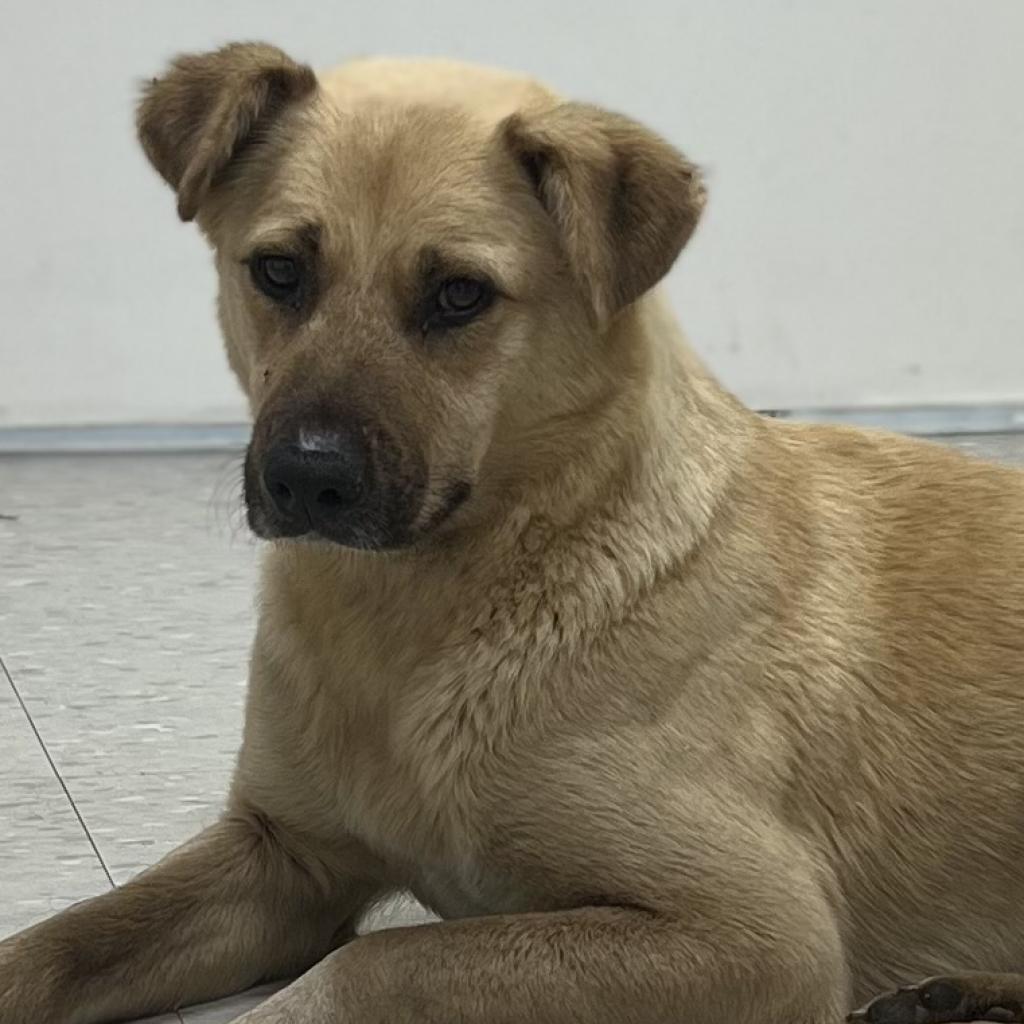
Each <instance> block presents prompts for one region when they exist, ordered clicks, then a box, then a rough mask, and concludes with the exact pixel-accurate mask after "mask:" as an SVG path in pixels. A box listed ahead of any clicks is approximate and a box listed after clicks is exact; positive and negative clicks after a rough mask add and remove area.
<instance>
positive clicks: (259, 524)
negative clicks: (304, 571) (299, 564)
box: [246, 505, 415, 552]
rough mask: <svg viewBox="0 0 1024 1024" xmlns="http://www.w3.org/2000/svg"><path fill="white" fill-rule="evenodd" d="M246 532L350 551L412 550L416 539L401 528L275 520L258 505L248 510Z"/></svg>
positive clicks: (265, 537)
mask: <svg viewBox="0 0 1024 1024" xmlns="http://www.w3.org/2000/svg"><path fill="white" fill-rule="evenodd" d="M246 511H247V518H248V521H249V529H250V530H251V531H252V532H253V534H255V536H257V537H259V538H260V540H268V541H273V542H275V543H278V544H289V543H290V544H301V545H309V546H316V547H329V548H346V549H348V550H350V551H367V552H386V551H399V550H402V549H404V548H409V547H412V546H413V545H414V544H415V538H414V537H413V536H412V535H411V534H410V533H409V532H408V531H407V530H404V529H397V528H394V527H388V528H384V527H383V526H382V525H381V524H380V523H361V522H358V521H352V522H346V523H338V524H329V525H328V524H317V525H314V524H312V523H310V524H307V525H306V526H299V525H297V524H294V523H287V522H284V521H281V520H279V519H277V518H276V517H275V516H273V515H272V514H270V513H268V512H267V510H266V509H264V508H262V507H260V506H254V505H249V506H248V507H247V510H246Z"/></svg>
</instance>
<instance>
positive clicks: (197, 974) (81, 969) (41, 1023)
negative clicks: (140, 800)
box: [0, 810, 374, 1024]
mask: <svg viewBox="0 0 1024 1024" xmlns="http://www.w3.org/2000/svg"><path fill="white" fill-rule="evenodd" d="M350 852H351V857H349V861H350V863H349V864H348V865H347V867H348V869H349V871H348V873H346V866H345V865H343V864H342V863H341V862H342V860H344V859H345V857H346V853H345V851H340V852H339V854H338V859H337V861H336V862H333V863H332V864H331V865H330V866H328V865H326V864H324V863H323V862H321V861H318V860H317V858H316V857H315V856H313V855H312V854H311V853H310V852H309V851H308V850H305V849H304V848H303V847H302V846H301V845H300V844H299V843H298V842H296V841H295V840H294V839H293V838H291V837H286V836H283V835H282V834H281V833H280V832H279V831H278V830H277V829H275V828H274V827H273V826H272V825H271V824H270V823H269V822H268V821H267V820H266V819H264V818H262V817H261V816H259V815H257V814H253V813H248V812H245V811H242V810H238V811H236V812H234V813H233V814H231V815H229V816H228V817H226V818H224V819H223V820H222V821H221V822H219V823H218V824H216V825H214V826H213V827H211V828H209V829H207V830H206V831H205V832H203V833H201V834H200V835H199V836H197V837H196V838H195V839H194V840H192V841H191V842H190V843H187V844H186V845H185V846H183V847H181V848H180V849H179V850H177V851H175V852H174V853H172V854H170V855H169V856H168V857H167V858H165V859H164V860H163V861H161V862H160V863H159V864H157V865H156V866H155V867H153V868H151V869H150V870H148V871H146V872H144V873H143V874H141V875H139V876H138V877H137V878H135V879H133V880H132V881H131V882H129V883H128V884H127V885H124V886H122V887H120V888H118V889H115V890H113V891H112V892H109V893H106V894H104V895H102V896H99V897H97V898H95V899H91V900H87V901H85V902H84V903H80V904H77V905H76V906H74V907H71V908H69V909H68V910H66V911H64V912H63V913H61V914H58V915H57V916H56V917H53V918H50V919H49V920H47V921H43V922H42V923H41V924H39V925H36V926H35V927H33V928H30V929H28V930H27V931H24V932H22V933H20V934H18V935H15V936H13V937H12V938H10V939H7V940H6V941H4V942H2V943H0V1024H93V1022H100V1021H108V1020H122V1019H124V1018H126V1017H134V1016H143V1015H145V1014H151V1013H158V1012H161V1011H164V1010H168V1009H171V1008H175V1007H178V1006H182V1005H185V1004H188V1003H193V1002H198V1001H201V1000H204V999H210V998H213V997H216V996H223V995H227V994H229V993H231V992H234V991H237V990H240V989H243V988H246V987H248V986H249V985H252V984H254V983H255V982H257V981H260V980H263V979H269V978H273V977H289V976H294V975H295V974H298V973H299V972H300V971H303V970H305V969H306V968H308V967H309V966H310V965H311V964H313V963H315V962H316V961H317V960H318V959H319V958H320V957H322V956H324V955H325V954H327V953H328V952H329V951H330V950H331V949H333V948H334V947H335V946H336V945H337V944H338V943H339V942H340V941H342V940H343V939H344V938H345V937H346V935H345V932H344V929H345V926H346V922H348V921H350V920H351V919H352V918H353V916H354V915H355V914H356V913H357V912H358V911H359V910H360V909H361V908H362V907H363V906H364V905H365V903H366V902H367V900H368V899H369V898H371V897H372V896H373V895H374V885H373V883H372V882H370V881H368V880H363V875H361V874H360V873H359V870H358V868H359V867H361V857H362V854H361V851H359V850H358V848H357V847H355V846H353V848H352V851H350ZM339 879H341V880H340V881H339Z"/></svg>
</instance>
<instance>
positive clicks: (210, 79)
mask: <svg viewBox="0 0 1024 1024" xmlns="http://www.w3.org/2000/svg"><path fill="white" fill-rule="evenodd" d="M316 85H317V83H316V75H315V74H314V73H313V71H312V69H311V68H309V67H307V66H306V65H304V64H296V63H295V61H293V60H292V59H291V58H290V57H288V56H287V55H286V54H285V53H283V52H282V51H281V50H279V49H277V47H274V46H267V45H265V44H262V43H233V44H232V45H230V46H225V47H223V48H222V49H220V50H215V51H213V52H211V53H202V54H189V55H186V56H182V57H178V58H177V59H176V60H175V61H173V62H172V64H171V66H170V68H169V69H168V71H167V73H166V74H165V75H164V76H162V77H161V78H155V79H153V81H152V82H150V83H149V84H148V85H147V86H146V87H145V88H144V90H143V93H142V98H141V100H140V102H139V107H138V112H137V115H136V125H137V127H138V132H139V141H140V142H141V143H142V148H143V149H144V150H145V151H146V156H148V157H149V160H150V163H152V165H153V166H154V167H155V168H156V169H157V170H158V171H159V172H160V174H161V176H162V177H163V179H164V180H165V181H166V182H167V184H168V185H170V186H171V188H173V189H174V190H175V191H176V192H177V194H178V215H179V216H180V217H181V219H182V220H186V221H188V220H192V219H193V218H194V217H195V216H196V214H197V212H198V211H199V208H200V206H201V205H202V203H203V201H204V199H205V198H206V196H207V194H208V193H209V191H210V188H211V187H212V186H213V184H214V182H215V180H216V178H217V175H218V174H220V173H221V172H222V171H223V170H224V168H225V167H227V166H228V164H229V163H230V162H231V161H232V160H233V159H234V157H235V156H237V155H238V153H239V152H240V151H241V149H242V148H243V147H244V146H245V145H246V143H247V142H249V141H250V140H251V139H252V138H253V136H254V133H256V132H257V131H258V130H259V129H261V128H264V127H266V125H267V124H269V123H270V122H271V121H272V120H273V119H274V118H275V117H277V116H278V115H279V114H280V113H281V111H282V110H283V109H284V108H285V107H286V106H288V105H289V104H291V103H293V102H296V101H298V100H301V99H304V98H305V97H308V96H310V95H311V94H312V93H313V92H314V91H315V90H316Z"/></svg>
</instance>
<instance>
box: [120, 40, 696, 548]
mask: <svg viewBox="0 0 1024 1024" xmlns="http://www.w3.org/2000/svg"><path fill="white" fill-rule="evenodd" d="M441 67H442V66H440V65H439V66H436V67H435V68H434V70H433V71H432V70H431V66H430V65H425V66H424V69H423V70H422V72H421V79H422V87H418V86H417V84H416V83H417V79H416V74H415V73H413V72H414V70H415V68H412V69H410V66H408V65H407V66H405V72H404V74H405V77H406V78H408V79H409V83H408V84H407V86H405V87H402V88H392V87H391V86H390V85H389V82H391V80H392V79H395V78H396V77H398V78H400V77H402V76H400V75H397V76H396V73H395V70H394V68H393V67H392V68H391V69H390V71H389V70H388V69H387V68H386V67H385V68H382V69H380V70H379V74H380V75H381V76H382V78H381V81H380V83H377V84H375V82H374V75H373V73H368V71H367V70H366V68H364V69H363V70H362V71H361V72H360V73H359V74H358V75H357V74H354V73H353V74H352V75H350V76H348V77H346V75H345V73H344V71H343V72H342V73H341V74H340V75H339V76H337V77H336V78H333V79H330V80H327V81H326V82H319V81H318V79H317V77H316V76H315V75H314V73H313V72H312V71H311V70H310V69H309V68H308V67H304V66H302V65H299V64H296V63H295V62H293V61H292V60H290V59H289V58H288V57H287V56H285V55H284V54H283V53H281V52H280V51H279V50H276V49H274V48H273V47H269V46H263V45H255V44H252V45H250V44H246V45H234V46H229V47H226V48H225V49H222V50H219V51H216V52H214V53H209V54H203V55H198V56H187V57H182V58H180V59H178V60H177V61H175V62H174V63H173V64H172V66H171V67H170V69H169V70H168V72H167V74H166V75H165V76H164V77H162V78H159V79H156V80H154V81H153V82H152V83H151V84H150V85H148V86H147V87H146V89H145V92H144V95H143V98H142V101H141V104H140V106H139V112H138V128H139V135H140V138H141V141H142V144H143V147H144V148H145V151H146V153H147V155H148V156H149V159H150V160H151V162H152V163H153V165H154V166H155V167H156V169H157V170H158V171H159V172H160V174H161V175H162V176H163V177H164V178H165V179H166V181H167V182H168V183H169V184H170V185H171V187H172V188H173V189H174V190H175V191H176V193H177V200H178V212H179V214H180V216H181V217H182V219H184V220H191V219H197V220H198V222H199V224H200V226H201V227H202V229H203V231H204V233H205V234H206V236H207V238H208V239H209V240H210V242H211V244H212V245H213V247H214V249H215V252H216V262H217V268H218V273H219V276H220V314H221V322H222V326H223V330H224V335H225V341H226V345H227V349H228V356H229V359H230V362H231V365H232V368H233V369H234V371H235V373H236V374H237V376H238V378H239V380H240V381H241V384H242V387H243V388H244V390H245V392H246V394H247V395H248V397H249V400H250V404H251V408H252V412H253V416H254V427H253V434H252V440H251V443H250V445H249V450H248V455H247V459H246V501H247V505H248V510H249V519H250V523H251V525H252V527H253V529H254V530H255V531H256V532H257V533H258V534H260V535H262V536H265V537H277V538H281V537H299V536H304V535H311V536H314V537H316V538H319V539H324V540H330V541H335V542H337V543H339V544H343V545H347V546H350V547H362V548H387V547H399V546H405V545H409V544H413V543H417V542H420V541H423V540H425V539H426V538H428V537H430V536H433V535H435V534H436V533H437V532H438V531H442V532H443V531H444V530H450V529H454V528H456V527H457V525H458V523H459V522H460V521H465V520H466V519H467V517H471V509H472V508H473V506H474V504H475V503H477V502H478V501H479V500H481V499H480V496H481V495H484V494H487V493H490V494H491V495H492V496H493V495H494V494H497V493H499V492H501V491H502V490H503V489H504V490H505V491H507V489H508V487H509V481H510V480H512V479H513V478H514V477H515V476H516V475H517V474H520V475H521V474H524V473H528V472H530V471H531V466H533V465H539V464H540V463H541V462H543V461H544V460H545V459H546V460H547V462H548V464H551V463H552V462H554V463H557V461H558V459H559V457H560V456H559V451H558V446H559V439H560V438H562V437H564V436H565V435H566V434H567V433H571V432H572V430H573V423H574V422H576V421H578V422H579V423H583V421H584V420H585V418H586V416H587V415H588V414H590V413H592V411H593V409H594V407H595V404H596V403H599V402H600V400H601V396H602V395H604V394H607V392H608V390H609V388H613V387H614V386H615V385H614V382H615V379H616V375H618V374H621V373H623V372H626V370H625V369H624V367H625V365H626V364H624V363H623V362H622V358H621V354H619V355H617V354H616V353H615V352H614V351H613V349H614V346H613V345H610V344H605V343H604V342H606V340H607V337H608V326H609V324H610V323H611V322H612V321H613V320H614V319H615V318H616V317H617V316H618V315H619V314H620V312H621V311H622V310H623V309H624V307H627V306H629V305H630V304H631V303H633V302H634V301H635V300H636V299H637V298H638V297H639V296H641V295H642V294H643V293H644V292H645V291H647V290H648V289H649V288H650V287H651V286H652V285H654V284H655V283H656V282H657V281H658V280H659V279H660V278H661V277H662V276H663V275H664V274H665V273H666V271H667V270H668V269H669V267H670V266H671V264H672V263H673V261H674V260H675V258H676V256H677V254H678V253H679V251H680V249H681V248H682V247H683V245H684V244H685V242H686V240H687V239H688V238H689V236H690V234H691V232H692V231H693V229H694V226H695V224H696V222H697V219H698V216H699V214H700V210H701V207H702V205H703V201H704V192H703V188H702V186H701V183H700V179H699V176H698V175H697V173H696V171H695V169H694V167H693V166H692V165H691V164H689V163H688V162H687V161H686V160H685V159H684V158H683V157H682V156H680V154H679V153H677V152H676V151H675V150H674V149H672V147H670V146H669V145H668V144H667V143H665V142H663V141H662V140H661V139H659V138H658V137H657V136H655V135H654V134H652V133H651V132H649V131H647V130H646V129H644V128H642V127H641V126H639V125H638V124H636V123H634V122H632V121H629V120H627V119H625V118H623V117H619V116H617V115H613V114H610V113H607V112H604V111H601V110H598V109H595V108H592V107H587V106H582V105H578V104H572V103H560V102H557V101H556V100H554V98H552V97H550V96H549V95H548V94H547V93H545V92H544V91H543V90H541V89H540V88H539V87H535V86H526V85H524V83H523V80H521V79H516V78H513V77H512V76H507V77H504V78H503V77H500V76H497V75H496V73H492V72H483V71H479V70H477V69H471V68H464V69H462V71H461V73H453V71H452V68H451V67H450V66H447V65H445V66H443V67H444V69H445V70H444V74H443V75H442V71H441ZM389 76H390V77H389ZM445 76H446V77H447V85H446V87H445V92H444V99H440V98H439V95H440V93H439V91H438V89H437V85H438V81H439V80H440V78H441V77H445ZM496 98H497V102H495V100H496Z"/></svg>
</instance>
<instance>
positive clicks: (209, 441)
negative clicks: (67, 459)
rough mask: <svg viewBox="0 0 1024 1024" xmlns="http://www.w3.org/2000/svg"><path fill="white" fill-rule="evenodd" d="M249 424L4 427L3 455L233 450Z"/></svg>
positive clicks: (246, 435) (0, 434) (0, 451)
mask: <svg viewBox="0 0 1024 1024" xmlns="http://www.w3.org/2000/svg"><path fill="white" fill-rule="evenodd" d="M248 439H249V425H248V424H247V423H125V424H104V425H92V424H89V425H87V426H67V427H0V454H3V455H72V454H81V455H106V454H120V455H129V454H137V453H145V454H148V453H156V452H164V453H167V454H175V453H182V454H184V453H189V452H234V451H240V450H241V449H242V448H244V447H245V444H246V442H247V441H248Z"/></svg>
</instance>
